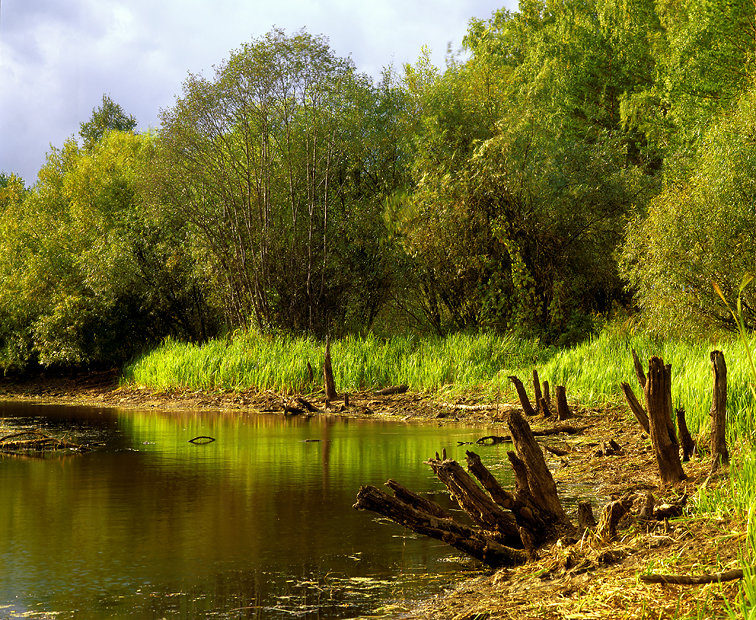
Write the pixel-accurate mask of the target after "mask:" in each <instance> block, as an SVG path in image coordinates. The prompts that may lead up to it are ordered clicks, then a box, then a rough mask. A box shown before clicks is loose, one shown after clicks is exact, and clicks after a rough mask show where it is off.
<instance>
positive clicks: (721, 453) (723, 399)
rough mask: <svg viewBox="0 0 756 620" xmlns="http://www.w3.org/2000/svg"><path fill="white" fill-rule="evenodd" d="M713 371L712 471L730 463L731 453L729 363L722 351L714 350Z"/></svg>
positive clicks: (712, 357) (712, 356)
mask: <svg viewBox="0 0 756 620" xmlns="http://www.w3.org/2000/svg"><path fill="white" fill-rule="evenodd" d="M710 358H711V373H712V376H713V379H714V387H713V390H712V398H711V411H710V412H709V413H710V415H711V458H712V464H711V468H712V471H714V470H716V469H717V468H718V467H719V465H720V464H722V463H729V461H730V454H729V452H728V451H727V438H726V436H725V430H726V427H727V365H726V364H725V358H724V354H723V353H722V352H721V351H712V352H711V355H710Z"/></svg>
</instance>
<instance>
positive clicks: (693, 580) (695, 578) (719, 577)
mask: <svg viewBox="0 0 756 620" xmlns="http://www.w3.org/2000/svg"><path fill="white" fill-rule="evenodd" d="M742 578H743V569H742V568H733V569H731V570H726V571H722V572H721V573H704V574H703V575H661V574H654V575H639V576H638V579H640V580H641V581H643V582H644V583H671V584H675V585H683V586H698V585H704V584H707V583H720V582H722V581H735V580H736V579H742Z"/></svg>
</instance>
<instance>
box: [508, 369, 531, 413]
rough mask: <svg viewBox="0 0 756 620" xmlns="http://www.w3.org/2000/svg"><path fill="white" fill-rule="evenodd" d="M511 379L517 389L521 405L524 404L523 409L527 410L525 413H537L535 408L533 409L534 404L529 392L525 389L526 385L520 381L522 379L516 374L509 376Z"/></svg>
mask: <svg viewBox="0 0 756 620" xmlns="http://www.w3.org/2000/svg"><path fill="white" fill-rule="evenodd" d="M509 380H510V381H511V382H512V383H514V386H515V390H517V398H519V399H520V405H521V406H522V410H523V411H524V412H525V415H528V416H530V415H535V414H536V412H535V409H533V405H531V404H530V399H529V398H528V393H527V392H526V391H525V387H524V386H523V385H522V381H520V379H519V378H518V377H516V376H515V375H511V376H510V377H509Z"/></svg>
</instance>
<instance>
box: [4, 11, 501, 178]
mask: <svg viewBox="0 0 756 620" xmlns="http://www.w3.org/2000/svg"><path fill="white" fill-rule="evenodd" d="M507 4H510V5H513V4H514V0H508V2H507ZM500 6H501V3H500V2H493V1H490V0H470V1H459V0H373V1H372V2H369V3H359V4H357V3H355V2H354V1H353V0H277V1H275V2H269V1H263V0H214V1H213V2H207V1H206V0H160V1H155V0H149V1H148V0H128V1H126V0H67V1H66V2H60V0H16V1H11V2H8V1H6V2H3V3H2V5H0V171H6V172H16V173H19V174H21V176H22V177H23V178H24V179H25V180H26V182H27V183H29V184H31V183H33V182H34V180H35V177H36V173H37V171H38V170H39V168H40V167H41V166H42V164H43V163H44V159H45V153H46V152H47V151H48V150H49V148H50V145H54V146H61V145H62V144H63V142H64V140H65V139H66V138H67V137H70V136H74V135H76V134H77V132H78V129H79V125H80V123H82V122H85V121H86V120H87V119H88V118H89V117H90V115H91V112H92V109H93V108H94V107H96V106H97V105H98V104H99V102H100V101H101V98H102V95H103V94H104V93H107V94H108V95H109V96H110V97H111V98H112V99H113V100H114V101H116V102H118V103H119V104H121V106H123V108H124V109H125V110H126V112H127V113H129V114H133V115H134V116H135V117H136V118H137V120H138V122H139V127H140V129H146V128H148V127H157V125H158V122H159V121H158V118H159V110H160V109H161V108H164V107H168V106H170V105H172V104H173V102H174V100H175V97H176V96H178V95H180V93H181V84H182V82H183V80H184V79H185V77H186V75H187V73H188V72H193V73H204V74H205V75H209V74H210V73H211V72H212V67H213V65H217V64H220V63H221V62H223V60H224V59H226V58H228V56H229V53H230V52H231V50H234V49H237V48H238V47H239V46H240V45H241V44H242V43H244V42H248V41H251V40H253V39H256V38H259V37H261V36H263V35H264V34H265V33H266V32H268V31H269V30H270V29H271V28H272V27H274V26H277V27H281V28H284V29H285V30H286V31H287V32H294V31H296V30H299V29H300V28H303V27H305V28H306V29H307V31H308V32H310V33H311V34H315V35H324V36H326V37H327V38H328V39H329V41H330V44H331V47H332V48H333V49H334V51H335V53H336V54H338V55H340V56H351V57H352V59H353V61H354V62H355V64H356V66H357V69H358V70H359V71H362V72H365V73H368V74H369V75H371V76H373V77H374V78H378V77H379V75H380V72H381V69H382V68H383V67H384V66H386V65H389V64H393V65H394V66H396V67H397V68H398V67H401V66H402V65H403V64H404V63H405V62H414V60H416V59H417V58H418V56H419V54H420V50H421V48H422V46H423V45H428V46H429V47H431V48H432V50H433V56H432V58H433V60H434V62H435V63H436V64H438V65H442V64H443V60H444V54H445V52H446V47H447V44H448V43H449V42H452V43H453V45H454V46H455V47H458V46H459V45H460V44H461V41H462V36H463V35H464V32H465V30H466V26H467V22H468V20H469V19H470V18H471V17H473V16H475V17H483V18H485V17H489V16H490V15H491V13H492V12H493V11H494V10H495V9H497V8H499V7H500Z"/></svg>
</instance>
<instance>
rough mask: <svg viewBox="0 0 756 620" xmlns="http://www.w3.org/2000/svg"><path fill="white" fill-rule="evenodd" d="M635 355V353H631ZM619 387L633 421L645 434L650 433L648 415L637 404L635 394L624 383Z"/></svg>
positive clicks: (638, 403)
mask: <svg viewBox="0 0 756 620" xmlns="http://www.w3.org/2000/svg"><path fill="white" fill-rule="evenodd" d="M633 353H635V351H633ZM643 379H644V381H643V385H644V386H645V384H646V382H645V376H644V377H643ZM620 387H621V388H622V393H623V394H624V395H625V400H626V401H627V404H628V405H629V406H630V411H632V412H633V415H634V416H635V419H636V420H638V424H640V425H641V428H642V429H643V430H644V431H645V432H646V433H650V430H649V426H648V414H647V413H646V410H645V409H644V408H643V405H641V404H640V402H638V399H637V398H636V397H635V392H633V388H631V387H630V385H629V384H628V383H625V382H624V381H623V382H622V383H621V384H620Z"/></svg>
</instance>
